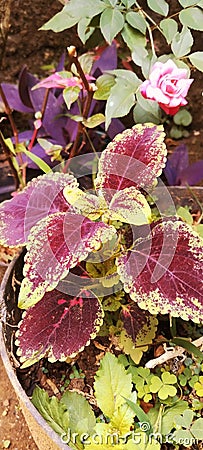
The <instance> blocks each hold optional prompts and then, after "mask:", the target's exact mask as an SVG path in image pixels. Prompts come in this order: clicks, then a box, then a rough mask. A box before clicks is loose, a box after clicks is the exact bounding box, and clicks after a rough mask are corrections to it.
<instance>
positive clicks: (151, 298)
mask: <svg viewBox="0 0 203 450" xmlns="http://www.w3.org/2000/svg"><path fill="white" fill-rule="evenodd" d="M76 3H77V2H75V0H71V1H70V2H68V3H67V4H66V5H65V6H64V8H63V10H62V12H61V13H59V14H58V15H57V16H56V17H55V18H53V19H51V21H50V22H49V23H48V24H46V25H45V26H44V28H52V29H53V30H54V31H60V30H61V29H63V28H64V27H66V26H67V27H70V26H72V25H74V24H78V32H79V35H80V38H81V39H82V41H83V42H85V41H86V38H87V37H90V34H92V33H93V32H94V31H95V29H96V28H97V27H98V19H99V18H100V28H101V33H102V34H103V36H104V37H105V39H106V41H107V42H108V43H109V44H111V46H109V47H107V48H106V47H105V50H104V49H102V51H101V58H100V59H99V60H98V61H99V62H98V61H96V62H95V61H94V63H93V60H95V55H89V53H88V54H86V55H82V56H81V57H78V56H77V53H76V50H75V48H74V47H69V48H68V54H69V66H68V70H63V69H64V62H63V63H62V67H61V66H60V68H59V69H58V70H57V71H56V72H55V73H54V74H52V75H50V76H49V77H47V78H46V79H45V80H42V81H40V82H39V81H38V80H34V81H33V79H32V77H30V75H29V74H27V72H26V70H24V72H23V73H22V74H21V78H20V85H19V86H21V87H19V93H20V95H21V98H20V100H19V95H18V97H16V98H17V103H18V107H19V104H20V103H21V102H22V98H23V101H25V99H26V103H29V108H30V109H32V112H34V128H33V130H32V132H31V133H29V137H28V135H26V136H27V138H28V141H29V142H28V143H26V139H27V138H26V136H25V135H22V136H21V137H22V140H21V138H20V140H18V142H15V141H14V142H13V140H6V139H5V138H4V137H3V136H2V135H1V141H2V146H3V148H4V151H5V152H8V153H9V155H10V157H11V162H12V163H13V161H14V162H15V161H17V164H18V165H17V166H15V167H14V168H16V167H17V175H18V176H19V175H20V178H18V186H17V188H21V189H22V190H21V191H18V193H17V195H15V196H14V197H13V198H12V200H10V201H7V202H4V203H3V204H2V205H1V206H0V223H1V232H0V237H1V240H0V242H1V243H2V244H3V245H7V246H20V247H22V246H23V247H26V253H25V254H24V253H23V254H22V255H21V257H20V259H19V260H18V262H17V265H14V266H13V268H12V272H11V273H10V272H9V274H7V277H6V279H5V281H4V283H3V288H2V321H3V335H2V342H3V341H4V340H6V344H7V347H8V349H9V352H10V354H11V359H12V360H13V362H14V365H15V364H16V365H17V367H16V371H17V373H18V377H19V379H21V383H22V385H23V386H24V388H25V389H26V390H27V393H28V395H29V396H32V402H33V403H34V405H35V407H36V408H37V409H38V410H39V412H40V414H41V416H42V417H44V418H45V419H46V420H47V421H48V423H49V424H50V425H51V427H52V429H53V430H54V431H55V432H54V433H53V432H52V434H51V435H50V438H48V439H49V443H45V442H44V439H45V438H44V434H43V437H42V439H40V437H39V432H38V431H37V432H35V434H34V438H35V440H36V442H37V445H38V446H39V448H42V449H43V448H46V449H47V448H48V445H49V446H50V448H72V449H84V448H90V449H91V450H94V449H95V448H99V449H107V448H111V447H112V446H115V447H116V448H118V449H126V450H128V449H133V448H137V447H138V448H140V449H147V450H153V449H154V448H156V449H157V450H158V449H159V448H160V446H161V444H162V443H163V444H164V445H168V446H169V447H170V446H171V445H172V446H174V445H176V446H178V445H179V446H180V445H185V446H189V445H191V444H192V443H194V442H196V441H197V442H198V441H199V440H201V439H202V432H201V427H202V421H203V419H202V418H201V411H202V403H201V398H202V376H201V371H202V353H201V351H200V350H199V347H201V345H202V336H201V334H202V328H201V324H202V237H201V236H202V224H201V217H202V216H201V214H202V211H201V204H200V202H199V200H198V198H195V200H196V204H197V206H198V211H196V216H195V218H194V215H193V216H192V215H191V213H192V214H193V212H194V211H193V210H192V209H190V210H188V209H187V208H186V209H183V208H182V209H181V208H179V210H178V211H176V207H175V204H174V202H173V198H172V197H171V195H170V188H168V187H167V186H166V185H165V184H164V183H163V181H161V179H160V178H159V177H160V176H161V174H162V171H163V169H164V167H165V165H166V157H167V149H166V145H165V143H164V141H165V133H164V128H163V125H159V124H160V122H162V123H165V124H166V127H165V128H166V130H167V131H168V133H169V132H170V131H171V130H172V128H173V127H171V117H173V118H174V123H175V125H177V127H178V128H176V132H177V130H178V131H179V133H180V132H181V133H182V132H184V126H185V125H187V123H188V114H189V112H188V111H186V110H185V112H184V109H183V108H182V106H184V105H186V104H187V101H186V99H185V97H186V95H187V92H188V90H189V87H190V85H191V83H192V79H190V78H189V77H190V74H189V70H188V66H187V65H186V64H185V62H182V57H184V56H185V55H188V53H189V51H190V48H191V46H192V39H191V36H192V34H191V31H190V29H189V28H192V26H193V25H191V24H190V22H189V25H188V27H187V26H186V22H187V20H188V11H189V12H191V11H192V8H193V6H194V5H191V4H190V5H188V4H187V5H182V2H180V3H181V6H183V8H182V9H181V11H179V12H178V13H177V15H179V19H180V22H181V23H182V24H183V29H182V30H181V32H179V31H177V27H176V25H177V24H176V22H175V24H174V20H173V19H171V18H170V17H167V18H166V19H163V20H162V21H161V22H162V23H161V24H160V26H158V25H156V22H155V25H156V27H157V28H158V30H159V31H160V30H162V33H163V35H164V36H165V38H166V39H167V42H168V43H169V44H171V49H172V52H173V54H172V55H164V57H163V58H161V57H159V58H158V59H157V57H156V54H155V46H154V41H153V36H152V30H151V28H150V21H151V20H153V21H154V19H151V16H149V15H148V13H147V12H146V11H145V10H144V9H143V8H142V7H140V5H139V4H138V2H134V1H133V2H128V1H127V2H126V1H122V2H121V4H120V3H119V4H118V2H116V1H111V0H109V2H106V1H102V0H101V1H96V2H95V0H94V2H88V4H87V2H82V3H81V10H78V6H77V4H76ZM148 3H149V5H148V6H149V8H151V10H153V11H155V12H156V13H158V14H162V13H163V11H164V14H165V15H166V16H167V14H168V5H167V3H166V2H163V5H162V6H159V5H157V3H156V2H155V3H156V4H155V5H154V3H153V2H148ZM189 3H191V2H189ZM187 7H188V9H187ZM160 8H161V11H162V12H160ZM201 8H202V4H201V2H198V7H197V8H195V7H194V8H193V9H194V10H195V11H192V12H193V13H195V14H202V12H201ZM157 9H158V10H157ZM90 11H91V13H90ZM83 15H84V17H83ZM90 15H91V19H90ZM152 15H153V14H152ZM92 17H93V19H92ZM65 19H66V20H65ZM164 20H165V22H164ZM106 21H110V22H109V23H110V25H111V26H110V28H108V29H107V28H106V26H105V23H106ZM153 23H154V22H153ZM118 24H119V26H118ZM155 25H153V26H155ZM146 30H147V31H146ZM172 30H173V32H172ZM118 33H120V35H119V36H121V38H122V40H123V41H124V42H125V43H126V44H127V47H128V50H127V52H129V50H130V54H131V58H132V59H129V55H128V53H127V55H128V57H127V58H126V53H125V52H124V53H125V58H123V60H122V61H123V65H124V67H127V70H126V69H123V68H122V69H120V68H119V69H117V62H116V58H117V49H116V44H117V46H118V47H119V46H121V48H122V45H121V42H120V41H119V40H118V41H117V42H116V44H115V42H113V43H112V41H113V39H114V37H115V36H117V34H118ZM146 33H148V36H149V38H150V43H151V47H152V52H151V51H150V50H149V48H148V47H147V44H146V39H145V37H144V36H145V34H146ZM174 33H175V36H174ZM141 35H142V36H141ZM186 36H187V37H190V40H189V42H190V45H189V44H188V41H187V45H186ZM123 41H122V42H123ZM132 42H133V45H132ZM138 43H139V45H138ZM180 43H181V46H180ZM134 44H135V46H134ZM121 53H122V52H121ZM200 53H201V52H196V53H193V54H191V55H189V56H186V57H185V58H184V59H185V60H186V59H187V62H188V59H189V60H190V62H192V63H193V64H194V65H195V64H196V66H197V67H199V68H201V54H200ZM110 54H111V55H112V59H111V61H110V62H109V55H110ZM90 60H91V62H90ZM129 61H130V62H129ZM132 61H133V62H132ZM109 64H110V65H109ZM129 64H130V65H129ZM131 64H136V65H138V66H140V67H141V69H142V73H143V75H144V78H145V81H144V82H142V80H141V79H140V78H138V76H137V75H136V74H135V73H134V72H133V71H132V70H131V69H132V68H133V67H134V66H133V65H131ZM110 66H111V67H110ZM129 68H130V70H129ZM22 86H24V87H25V86H26V88H25V92H24V95H23V96H22ZM42 89H43V91H42ZM2 91H3V97H4V96H5V100H4V104H5V105H7V106H8V104H10V105H11V106H12V102H13V101H14V100H13V99H15V96H14V97H13V96H12V95H10V93H11V86H6V85H3V87H2ZM15 92H17V91H15ZM16 95H17V94H16ZM3 97H2V98H3ZM39 98H40V101H39ZM42 98H44V101H43V108H41V106H40V107H39V105H41V103H42ZM48 100H50V101H53V105H54V108H53V110H54V111H52V113H53V114H52V113H50V109H49V108H48V110H47V109H46V108H47V105H48ZM135 101H136V105H135V107H134V111H133V117H134V120H135V122H136V123H137V124H136V125H134V126H132V127H131V128H127V129H124V128H125V127H124V125H123V123H121V122H120V120H118V118H120V117H124V116H125V118H126V117H127V119H128V120H129V119H130V116H129V115H128V113H129V112H130V110H131V108H132V106H134V104H135ZM15 103H16V102H15ZM64 104H65V106H64ZM121 104H122V108H121ZM24 106H25V105H24ZM24 106H23V108H24ZM12 107H13V106H12ZM21 107H22V103H21ZM47 111H48V112H47ZM163 111H164V113H163ZM46 112H47V115H46ZM53 116H55V119H54V118H53ZM180 116H181V117H180ZM182 116H183V117H182ZM67 117H68V118H67ZM169 118H170V120H169ZM53 120H56V122H53ZM53 123H55V125H56V126H55V127H53ZM172 133H174V128H173V131H172ZM67 134H68V135H67ZM105 140H106V142H105ZM19 142H20V144H19ZM90 148H91V150H93V151H92V152H91V153H89V149H90ZM104 148H105V149H104ZM103 149H104V150H103ZM44 150H45V152H44ZM182 150H183V149H181V151H179V150H178V151H176V152H175V155H172V158H170V160H169V163H168V165H167V167H166V169H165V177H166V178H167V179H168V183H169V184H170V181H171V180H172V179H173V180H174V179H176V181H177V183H178V184H181V185H184V184H187V183H188V181H191V178H193V181H194V175H195V176H196V177H197V176H198V177H199V178H201V164H202V163H201V162H200V166H198V168H199V167H200V170H199V169H198V170H199V173H197V170H196V169H197V168H196V166H193V167H192V168H190V170H189V169H188V162H187V160H186V158H185V157H184V158H185V159H184V161H185V166H184V167H183V165H182V166H181V165H180V164H177V161H179V162H181V156H182V154H183V153H182ZM184 151H185V150H184ZM38 152H39V153H38ZM44 153H46V156H47V155H48V156H49V157H50V156H51V158H52V162H54V165H55V167H54V168H53V169H52V170H50V167H49V166H47V165H46V164H45V163H44ZM19 154H21V157H22V156H26V158H28V160H29V159H31V161H32V162H33V161H34V163H36V162H37V164H38V165H39V167H40V168H41V169H42V170H44V172H47V173H45V175H41V176H39V177H37V178H35V179H34V180H32V181H31V182H30V183H28V184H27V186H26V187H25V186H24V181H25V174H24V172H23V169H24V165H22V164H21V162H20V165H19ZM39 156H40V158H39ZM58 163H59V164H58ZM191 174H192V175H191ZM157 180H159V181H158V184H157ZM11 280H12V284H11V283H10V282H11ZM5 303H6V308H5ZM22 310H24V312H22ZM13 326H14V327H18V330H17V331H16V332H15V336H13V334H12V333H11V329H12V327H13ZM11 336H12V340H11ZM191 341H192V342H191ZM12 342H14V347H13V344H12ZM2 348H3V358H4V360H6V364H7V363H8V357H7V356H6V351H5V346H4V343H2ZM191 355H192V357H191ZM9 370H11V369H9ZM13 377H14V375H13V372H12V378H13ZM32 378H33V382H31V380H32ZM14 379H15V380H16V378H14ZM25 380H27V381H26V382H25ZM15 384H18V382H16V381H15ZM18 387H19V384H18ZM43 387H46V391H45V390H43V389H42V388H43ZM22 392H23V391H22V390H21V388H20V394H19V395H20V396H21V399H22V401H23V402H25V403H26V404H27V405H29V408H30V411H31V412H32V413H33V412H34V411H35V410H33V406H31V407H30V402H29V400H28V399H27V397H25V396H24V394H23V393H22ZM47 392H48V393H47ZM48 394H49V395H48ZM53 394H54V395H53ZM25 415H29V416H30V414H29V413H27V412H26V413H25ZM35 421H37V422H38V423H39V424H40V426H41V427H42V428H43V429H46V430H48V428H47V425H45V424H44V422H43V420H42V421H41V418H40V416H39V415H38V413H36V420H35ZM44 425H45V426H44ZM31 428H32V425H31ZM56 433H57V434H58V435H57V434H56ZM50 439H51V440H52V441H53V443H51V441H50ZM68 445H69V446H70V447H67V446H68ZM51 446H52V447H51ZM57 446H58V447H57Z"/></svg>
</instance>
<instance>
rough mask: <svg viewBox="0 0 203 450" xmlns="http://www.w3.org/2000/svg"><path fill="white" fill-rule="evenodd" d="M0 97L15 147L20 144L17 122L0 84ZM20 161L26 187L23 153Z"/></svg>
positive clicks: (23, 182) (20, 155) (23, 183)
mask: <svg viewBox="0 0 203 450" xmlns="http://www.w3.org/2000/svg"><path fill="white" fill-rule="evenodd" d="M0 96H1V98H2V100H3V103H4V106H5V113H6V114H7V116H8V119H9V122H10V125H11V128H12V131H13V136H14V140H15V145H16V146H17V145H18V144H19V139H18V130H17V127H16V124H15V121H14V119H13V115H12V110H11V108H10V106H9V103H8V101H7V98H6V96H5V94H4V91H3V88H2V86H1V84H0ZM9 153H10V150H9ZM19 160H20V164H21V166H22V169H21V171H22V185H23V186H25V185H26V168H25V166H24V163H23V158H22V154H21V153H19ZM12 164H13V162H12ZM12 171H13V170H12ZM18 179H19V175H18ZM23 186H22V187H23ZM18 187H19V186H18Z"/></svg>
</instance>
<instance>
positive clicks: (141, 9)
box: [135, 1, 163, 34]
mask: <svg viewBox="0 0 203 450" xmlns="http://www.w3.org/2000/svg"><path fill="white" fill-rule="evenodd" d="M135 5H136V6H137V8H138V9H139V10H140V11H141V12H142V13H143V14H144V16H145V17H146V18H147V19H148V20H149V21H150V22H151V23H153V25H154V26H155V28H157V30H159V31H160V33H161V34H163V31H162V30H161V28H160V27H159V25H157V23H156V22H155V21H154V20H153V19H152V18H151V17H150V16H149V14H147V13H146V12H145V11H144V9H143V8H142V7H141V6H140V5H139V3H138V2H137V1H135Z"/></svg>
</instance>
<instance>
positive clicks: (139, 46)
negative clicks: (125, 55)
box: [121, 23, 148, 66]
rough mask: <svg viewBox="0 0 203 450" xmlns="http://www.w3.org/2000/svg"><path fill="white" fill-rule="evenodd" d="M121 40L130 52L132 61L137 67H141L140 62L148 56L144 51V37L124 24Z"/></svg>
mask: <svg viewBox="0 0 203 450" xmlns="http://www.w3.org/2000/svg"><path fill="white" fill-rule="evenodd" d="M121 35H122V38H123V40H124V41H125V43H126V44H127V46H128V47H129V49H130V50H131V52H132V59H133V61H134V63H135V64H137V65H138V66H141V65H142V61H143V59H144V58H146V56H147V55H148V52H147V50H146V48H145V47H146V43H147V42H146V37H145V36H143V34H142V33H140V32H139V31H137V30H135V29H134V28H132V27H131V26H130V25H128V24H127V23H125V25H124V28H123V30H122V33H121Z"/></svg>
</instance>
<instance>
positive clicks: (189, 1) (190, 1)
mask: <svg viewBox="0 0 203 450" xmlns="http://www.w3.org/2000/svg"><path fill="white" fill-rule="evenodd" d="M178 1H179V3H180V4H181V6H183V8H187V7H188V6H193V5H196V4H197V3H198V2H197V1H195V0H178Z"/></svg>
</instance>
